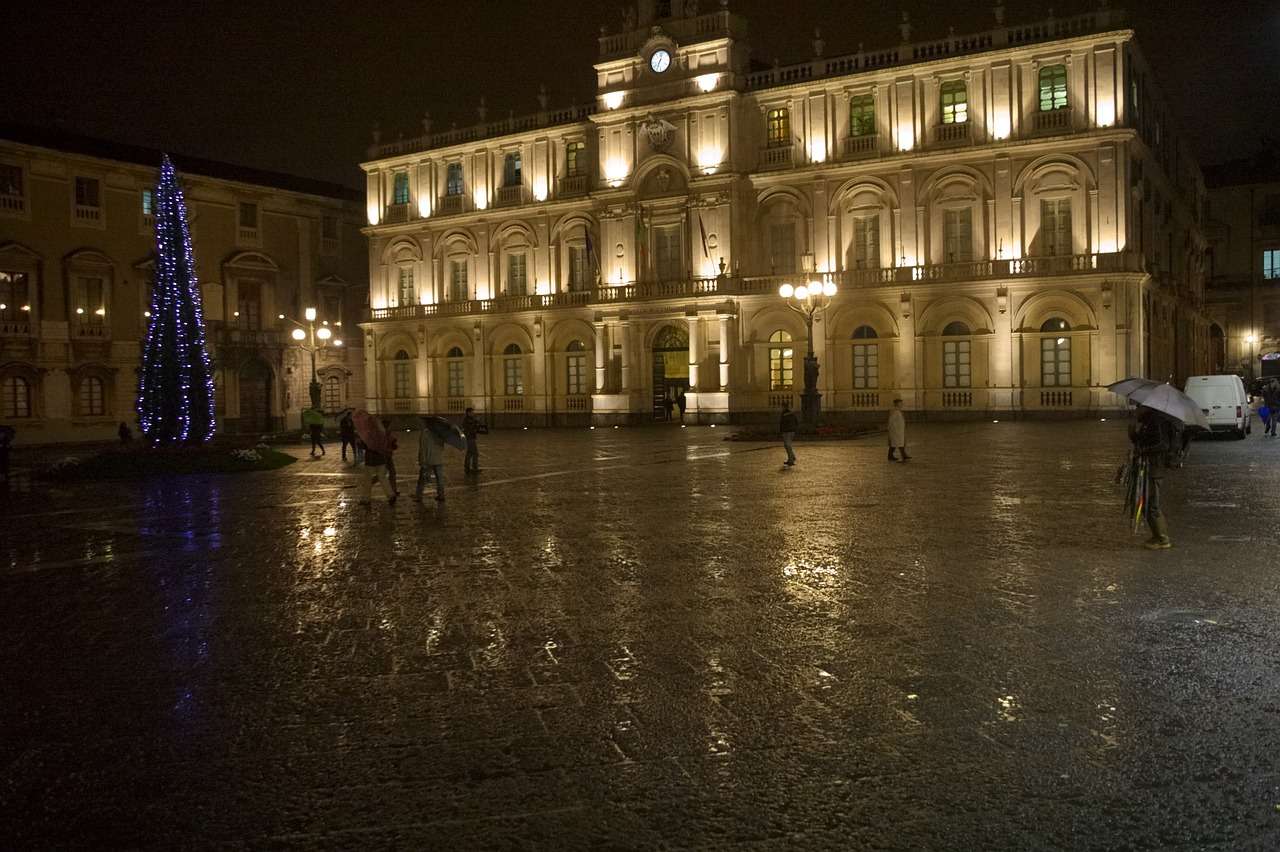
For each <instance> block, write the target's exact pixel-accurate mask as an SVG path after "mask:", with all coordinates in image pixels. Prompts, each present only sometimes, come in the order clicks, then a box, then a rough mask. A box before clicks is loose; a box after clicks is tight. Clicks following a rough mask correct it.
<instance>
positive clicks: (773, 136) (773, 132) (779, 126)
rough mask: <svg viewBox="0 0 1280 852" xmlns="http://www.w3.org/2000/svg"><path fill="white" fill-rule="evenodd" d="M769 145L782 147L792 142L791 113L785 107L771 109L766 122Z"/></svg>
mask: <svg viewBox="0 0 1280 852" xmlns="http://www.w3.org/2000/svg"><path fill="white" fill-rule="evenodd" d="M766 130H767V133H768V140H769V147H770V148H781V147H784V146H786V145H790V144H791V114H790V112H788V111H787V110H786V109H785V108H783V109H771V110H769V115H768V120H767V122H766Z"/></svg>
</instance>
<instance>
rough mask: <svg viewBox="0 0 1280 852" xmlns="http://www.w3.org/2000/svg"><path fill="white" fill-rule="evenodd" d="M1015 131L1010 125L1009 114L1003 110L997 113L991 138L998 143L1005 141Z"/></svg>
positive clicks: (992, 125) (992, 124) (992, 126)
mask: <svg viewBox="0 0 1280 852" xmlns="http://www.w3.org/2000/svg"><path fill="white" fill-rule="evenodd" d="M1012 132H1013V130H1012V128H1011V127H1010V124H1009V114H1008V113H1007V112H1004V111H1003V110H1001V111H999V112H997V113H996V115H995V118H994V120H993V121H992V123H991V136H992V137H993V138H994V139H996V140H997V141H1003V140H1005V139H1008V138H1009V134H1010V133H1012Z"/></svg>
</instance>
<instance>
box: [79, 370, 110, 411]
mask: <svg viewBox="0 0 1280 852" xmlns="http://www.w3.org/2000/svg"><path fill="white" fill-rule="evenodd" d="M106 413H107V409H106V404H105V402H104V399H103V386H102V379H100V378H98V377H97V376H88V377H86V378H84V379H82V380H81V381H80V415H81V416H82V417H101V416H102V415H104V414H106Z"/></svg>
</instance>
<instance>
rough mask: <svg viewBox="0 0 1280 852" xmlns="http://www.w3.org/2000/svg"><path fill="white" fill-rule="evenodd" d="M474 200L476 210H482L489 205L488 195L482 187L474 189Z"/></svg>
mask: <svg viewBox="0 0 1280 852" xmlns="http://www.w3.org/2000/svg"><path fill="white" fill-rule="evenodd" d="M475 202H476V209H477V210H484V209H486V208H488V206H489V196H488V194H487V193H486V192H485V191H484V190H483V189H477V190H476V191H475Z"/></svg>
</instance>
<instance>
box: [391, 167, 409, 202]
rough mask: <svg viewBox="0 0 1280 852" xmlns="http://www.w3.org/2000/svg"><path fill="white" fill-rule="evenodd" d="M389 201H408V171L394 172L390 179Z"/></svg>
mask: <svg viewBox="0 0 1280 852" xmlns="http://www.w3.org/2000/svg"><path fill="white" fill-rule="evenodd" d="M391 203H392V204H408V203H409V173H408V172H396V173H395V175H394V176H393V177H392V179H391Z"/></svg>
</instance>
